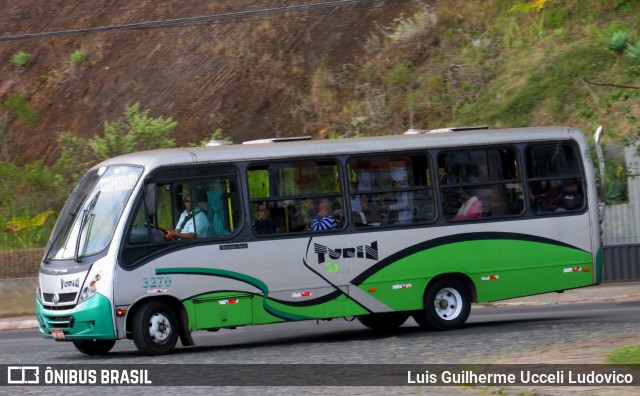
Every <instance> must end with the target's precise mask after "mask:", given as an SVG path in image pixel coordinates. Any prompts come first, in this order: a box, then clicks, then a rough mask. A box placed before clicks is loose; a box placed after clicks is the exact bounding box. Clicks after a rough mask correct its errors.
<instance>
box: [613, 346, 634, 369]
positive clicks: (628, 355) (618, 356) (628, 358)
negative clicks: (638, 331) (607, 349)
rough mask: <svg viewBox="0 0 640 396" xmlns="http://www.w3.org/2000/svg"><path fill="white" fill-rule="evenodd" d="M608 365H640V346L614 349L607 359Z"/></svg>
mask: <svg viewBox="0 0 640 396" xmlns="http://www.w3.org/2000/svg"><path fill="white" fill-rule="evenodd" d="M607 363H609V364H625V365H631V364H635V365H637V364H640V344H638V345H629V346H625V347H621V348H616V349H614V350H613V351H612V352H611V354H610V355H609V356H608V357H607Z"/></svg>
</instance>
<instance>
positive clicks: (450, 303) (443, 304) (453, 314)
mask: <svg viewBox="0 0 640 396" xmlns="http://www.w3.org/2000/svg"><path fill="white" fill-rule="evenodd" d="M434 303H435V304H434V305H435V308H436V314H437V315H438V316H439V317H440V318H441V319H444V320H453V319H455V318H457V317H458V316H459V315H460V312H461V311H462V296H461V295H460V293H459V292H458V291H457V290H455V289H452V288H449V287H447V288H444V289H442V290H440V291H439V292H438V293H437V294H436V298H435V301H434Z"/></svg>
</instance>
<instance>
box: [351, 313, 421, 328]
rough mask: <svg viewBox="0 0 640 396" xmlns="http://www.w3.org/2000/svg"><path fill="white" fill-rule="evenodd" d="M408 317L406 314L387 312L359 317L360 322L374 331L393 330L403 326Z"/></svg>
mask: <svg viewBox="0 0 640 396" xmlns="http://www.w3.org/2000/svg"><path fill="white" fill-rule="evenodd" d="M408 317H409V314H407V313H404V312H385V313H376V314H369V315H363V316H358V320H359V321H360V323H362V324H363V325H365V326H367V327H368V328H370V329H373V330H393V329H395V328H398V327H400V326H402V324H403V323H404V322H406V321H407V318H408Z"/></svg>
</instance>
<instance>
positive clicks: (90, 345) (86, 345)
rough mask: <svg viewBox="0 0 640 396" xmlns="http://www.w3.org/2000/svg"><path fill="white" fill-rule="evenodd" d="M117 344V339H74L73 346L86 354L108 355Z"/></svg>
mask: <svg viewBox="0 0 640 396" xmlns="http://www.w3.org/2000/svg"><path fill="white" fill-rule="evenodd" d="M115 344H116V340H82V341H74V342H73V346H75V347H76V349H77V350H79V351H80V352H82V353H84V354H85V355H89V356H94V355H106V354H107V353H109V351H110V350H111V348H113V346H114V345H115Z"/></svg>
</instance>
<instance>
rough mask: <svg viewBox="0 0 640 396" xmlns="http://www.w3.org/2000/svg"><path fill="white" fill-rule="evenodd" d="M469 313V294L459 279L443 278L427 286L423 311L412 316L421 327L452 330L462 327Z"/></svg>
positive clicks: (466, 287)
mask: <svg viewBox="0 0 640 396" xmlns="http://www.w3.org/2000/svg"><path fill="white" fill-rule="evenodd" d="M470 312H471V292H470V291H469V287H468V286H467V285H466V284H465V283H464V282H462V281H461V280H459V279H456V278H443V279H439V280H436V281H435V282H434V283H433V284H432V285H430V286H429V289H427V292H426V293H425V296H424V309H423V311H421V312H418V313H416V314H415V315H414V319H415V320H416V322H418V324H419V325H420V326H421V327H426V328H431V329H435V330H454V329H458V328H460V327H462V325H464V323H465V322H466V321H467V318H468V317H469V313H470Z"/></svg>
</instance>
